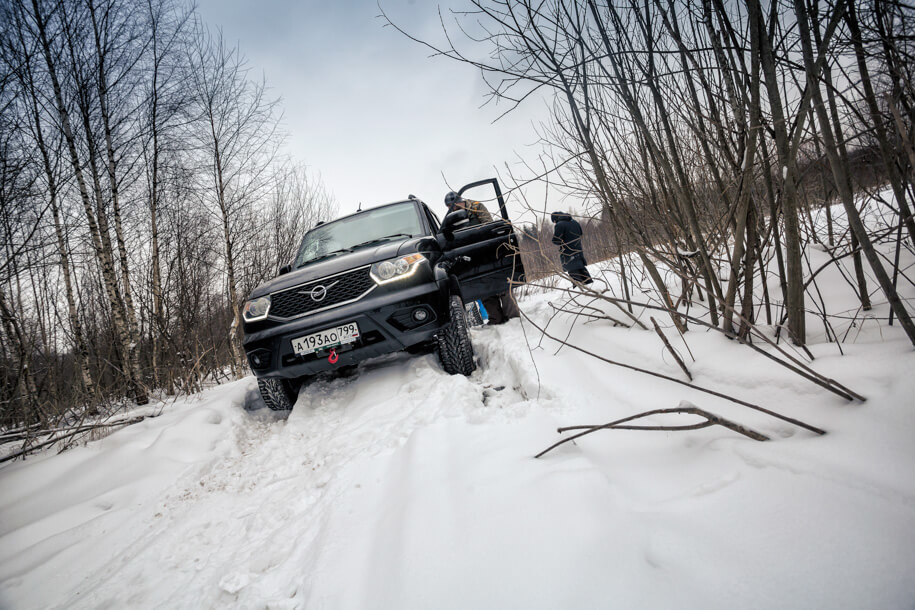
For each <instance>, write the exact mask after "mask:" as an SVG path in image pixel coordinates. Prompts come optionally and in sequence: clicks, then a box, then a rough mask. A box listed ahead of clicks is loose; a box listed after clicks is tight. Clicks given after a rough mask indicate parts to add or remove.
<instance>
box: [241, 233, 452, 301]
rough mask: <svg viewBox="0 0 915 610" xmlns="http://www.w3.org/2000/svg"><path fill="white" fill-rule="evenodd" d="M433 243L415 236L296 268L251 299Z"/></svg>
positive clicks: (272, 281)
mask: <svg viewBox="0 0 915 610" xmlns="http://www.w3.org/2000/svg"><path fill="white" fill-rule="evenodd" d="M430 241H431V242H432V243H434V241H435V240H434V239H431V238H429V237H424V236H421V237H413V238H410V239H405V240H400V241H389V242H386V243H383V244H379V245H377V246H368V247H365V248H359V249H358V250H356V251H355V252H345V253H343V254H340V255H338V256H335V257H333V258H327V259H324V260H322V261H318V262H316V263H311V264H308V265H305V266H304V267H302V268H300V269H294V270H293V271H291V272H289V273H287V274H285V275H281V276H279V277H275V278H273V279H272V280H268V281H266V282H264V283H263V284H261V285H260V286H258V287H257V288H255V289H254V290H253V291H252V292H251V295H250V296H249V297H248V298H249V299H254V298H257V297H261V296H264V295H265V294H270V293H273V292H278V291H280V290H285V289H286V288H292V287H293V286H299V285H300V284H305V283H307V282H311V281H314V280H317V279H320V278H322V277H327V276H328V275H335V274H337V273H342V272H343V271H347V270H349V269H355V268H357V267H364V266H366V265H371V264H372V263H377V262H379V261H383V260H387V259H389V258H395V257H397V256H402V255H404V254H409V253H411V252H417V251H420V250H428V248H429V247H428V242H430Z"/></svg>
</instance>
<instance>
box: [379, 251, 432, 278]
mask: <svg viewBox="0 0 915 610" xmlns="http://www.w3.org/2000/svg"><path fill="white" fill-rule="evenodd" d="M424 260H426V257H425V256H423V255H422V254H419V253H417V254H408V255H406V256H401V257H399V258H392V259H391V260H387V261H381V262H380V263H375V264H374V265H372V270H371V276H372V279H373V280H375V283H376V284H387V283H388V282H394V281H397V280H402V279H405V278H408V277H410V276H411V275H413V274H414V273H416V268H417V267H419V264H420V263H421V262H423V261H424Z"/></svg>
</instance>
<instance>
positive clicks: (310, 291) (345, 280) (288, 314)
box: [270, 265, 376, 319]
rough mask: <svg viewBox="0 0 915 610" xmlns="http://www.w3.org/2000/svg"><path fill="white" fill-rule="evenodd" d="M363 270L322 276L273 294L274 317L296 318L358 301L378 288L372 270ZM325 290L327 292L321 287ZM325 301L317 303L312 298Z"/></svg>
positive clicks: (366, 268) (271, 297) (272, 308)
mask: <svg viewBox="0 0 915 610" xmlns="http://www.w3.org/2000/svg"><path fill="white" fill-rule="evenodd" d="M370 267H371V266H370V265H369V266H366V267H362V268H361V269H354V270H352V271H346V272H344V273H340V274H338V275H331V276H328V277H322V278H321V279H317V280H313V281H311V282H307V283H305V284H300V285H299V286H296V287H294V288H287V289H286V290H283V291H282V292H274V293H273V294H272V295H270V317H271V318H286V319H288V318H297V317H299V316H303V315H305V314H307V313H314V312H316V311H321V310H324V309H329V308H331V307H336V306H337V305H342V304H344V303H350V302H352V301H358V300H359V299H361V298H362V297H364V296H365V295H366V294H368V293H369V291H370V290H372V289H373V288H374V287H375V285H376V284H375V282H374V281H373V280H372V278H371V276H369V268H370ZM322 286H323V287H324V291H322V290H321V287H322ZM322 292H324V296H323V298H318V299H317V300H316V299H315V298H313V296H316V297H321V293H322Z"/></svg>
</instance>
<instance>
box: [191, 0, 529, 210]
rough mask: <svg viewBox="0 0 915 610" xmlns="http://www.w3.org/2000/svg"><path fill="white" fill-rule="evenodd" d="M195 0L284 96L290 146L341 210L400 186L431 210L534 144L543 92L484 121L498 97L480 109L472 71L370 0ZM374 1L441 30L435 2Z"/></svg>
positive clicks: (433, 35) (435, 33)
mask: <svg viewBox="0 0 915 610" xmlns="http://www.w3.org/2000/svg"><path fill="white" fill-rule="evenodd" d="M452 4H454V3H452ZM198 7H199V10H200V13H201V14H202V16H203V18H204V19H205V20H206V22H207V23H208V24H209V25H210V26H213V27H219V28H221V29H222V30H223V33H224V35H225V37H226V39H227V41H229V42H235V41H237V43H238V44H239V47H240V49H241V51H242V53H243V54H244V55H245V56H246V57H247V58H248V61H249V65H250V67H251V68H252V71H253V73H254V74H255V75H258V76H259V74H260V73H261V72H262V73H263V74H264V76H265V77H266V79H267V83H268V85H269V86H270V88H271V90H272V92H273V93H274V94H275V96H277V97H281V98H282V107H283V111H284V128H285V130H286V132H288V134H289V139H288V142H287V150H288V152H289V153H290V154H291V155H292V156H293V157H294V158H296V159H297V160H300V161H302V162H304V163H306V164H307V165H309V166H310V167H311V168H312V169H313V170H315V171H316V172H319V173H320V175H321V177H322V179H323V181H324V183H325V185H326V186H327V188H328V189H329V190H330V191H331V192H332V193H333V194H334V195H335V197H336V199H337V202H338V204H339V210H340V213H341V214H343V213H348V212H351V211H355V210H356V208H357V206H358V205H359V203H360V202H361V203H362V204H363V205H364V206H365V207H371V206H373V205H377V204H380V203H386V202H389V201H395V200H399V199H404V198H406V197H407V195H409V194H415V195H416V196H417V197H419V198H420V199H423V200H424V201H426V202H427V203H429V204H430V205H432V206H433V207H434V208H435V209H436V210H437V211H439V212H441V211H443V210H444V204H443V198H444V195H445V193H446V192H447V191H448V190H450V189H451V188H454V189H457V188H458V187H460V186H462V185H463V184H465V183H468V182H472V181H475V180H478V179H482V178H490V177H493V176H495V175H496V171H497V170H496V168H498V169H499V171H504V169H503V168H504V165H505V163H506V162H508V163H511V164H516V163H517V159H518V155H521V156H523V157H525V158H531V159H533V158H534V157H535V156H536V152H537V150H539V147H537V146H535V143H536V140H537V136H536V132H535V129H534V124H535V123H539V122H540V120H541V119H542V118H544V117H545V116H546V106H545V104H544V102H543V101H534V102H532V103H531V104H528V105H527V106H523V107H522V108H521V109H520V111H516V112H513V113H511V114H509V115H508V117H506V118H504V119H502V120H500V121H498V122H495V123H493V121H494V120H495V119H496V117H498V116H499V115H500V114H501V113H502V112H503V111H504V110H505V109H506V106H504V105H503V106H498V107H497V106H494V105H492V104H490V105H487V106H485V107H482V108H481V106H482V105H483V103H484V102H485V101H486V98H485V92H486V89H485V86H484V84H483V81H482V79H481V77H480V74H479V72H478V71H477V70H476V69H475V68H473V67H471V66H468V65H465V64H460V63H457V62H454V61H452V60H449V59H446V58H442V57H435V58H432V57H430V51H429V50H428V49H426V48H425V47H423V46H421V45H419V44H417V43H416V42H413V41H411V40H409V39H407V38H405V37H404V36H403V35H402V34H400V33H398V32H397V31H396V30H394V29H393V28H391V27H383V25H384V20H383V19H381V18H380V17H378V15H380V13H381V11H380V10H379V8H378V4H377V3H376V2H375V0H340V1H336V2H335V1H316V0H303V1H295V0H258V1H256V2H255V1H254V0H198ZM382 7H383V8H384V10H385V12H386V13H388V15H389V16H390V17H391V18H392V20H393V21H395V22H396V23H398V25H402V26H403V27H404V29H406V30H408V31H410V32H411V33H414V34H415V35H417V36H418V37H420V38H423V39H424V40H440V39H441V36H442V35H441V26H440V23H439V15H438V9H437V4H436V3H434V2H427V1H423V0H413V1H411V0H382ZM442 10H443V13H444V14H445V18H446V19H450V17H449V16H448V14H447V9H446V8H444V7H443V9H442ZM529 195H532V196H534V197H537V194H536V193H532V194H529ZM540 199H541V200H542V195H540ZM511 209H515V206H511V207H510V210H511ZM527 216H528V217H527V218H526V220H530V215H527Z"/></svg>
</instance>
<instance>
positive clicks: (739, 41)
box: [389, 0, 915, 345]
mask: <svg viewBox="0 0 915 610" xmlns="http://www.w3.org/2000/svg"><path fill="white" fill-rule="evenodd" d="M468 4H469V5H470V8H468V10H467V11H464V12H454V13H450V14H443V15H442V26H443V29H444V33H445V39H444V42H442V43H435V42H431V41H429V40H428V39H420V38H418V37H416V36H413V35H411V34H410V33H409V32H406V31H404V30H402V29H401V32H403V33H404V34H405V35H407V36H409V37H410V38H413V39H414V40H416V41H417V42H420V43H422V44H423V45H425V46H427V47H429V48H431V49H432V50H433V51H434V52H435V54H436V55H440V56H444V57H448V58H451V59H453V60H456V61H459V62H464V63H467V64H470V65H473V66H476V67H477V68H478V69H479V70H480V71H481V74H482V76H483V78H484V80H485V81H486V83H487V84H488V86H489V95H490V97H491V100H490V101H493V102H495V103H496V104H503V107H504V105H506V104H507V106H508V110H506V112H511V111H512V110H513V109H514V108H515V107H517V105H519V104H523V103H528V100H530V99H546V100H548V101H549V102H550V103H551V104H552V106H551V108H552V119H551V121H549V122H545V123H544V124H543V125H542V126H541V132H540V135H541V144H542V146H543V148H544V150H545V151H546V152H545V154H544V155H543V157H541V159H540V160H539V164H535V163H529V164H528V166H527V167H526V168H523V169H522V170H519V169H517V168H511V167H509V168H507V171H508V172H509V173H510V175H511V177H512V178H513V181H514V183H515V185H530V184H532V183H535V182H538V181H545V182H548V183H549V184H550V185H551V186H553V187H557V188H559V189H560V190H561V191H563V192H564V193H565V194H567V195H569V196H570V200H571V201H580V200H584V201H587V202H589V205H590V207H589V209H588V210H586V211H584V212H580V213H581V214H583V215H584V216H585V217H586V218H585V220H587V217H590V219H591V221H592V222H590V223H589V224H587V225H586V229H585V236H586V239H585V248H586V255H588V256H590V258H589V262H596V261H597V260H603V259H611V260H613V261H615V262H616V272H617V273H618V274H619V275H620V276H621V278H622V280H621V284H622V285H621V286H619V287H614V289H615V290H616V289H617V288H618V292H617V293H616V294H620V295H623V296H624V298H625V299H629V298H630V286H629V283H628V281H627V277H630V276H631V275H632V274H633V273H635V274H638V275H641V274H642V273H643V272H644V273H647V275H648V276H649V277H650V278H651V281H652V283H653V285H654V291H655V293H654V295H652V297H651V298H652V300H653V302H655V303H660V304H662V305H663V306H664V307H665V308H666V309H667V310H668V312H669V314H670V317H671V320H672V322H673V323H674V324H675V325H677V326H678V327H680V328H681V329H682V328H685V324H684V320H683V319H682V317H681V316H680V315H678V313H677V308H678V307H679V306H682V305H683V304H684V302H685V301H686V300H687V297H688V296H689V295H695V297H697V298H698V299H699V301H701V302H702V303H704V307H705V311H706V313H705V317H707V319H708V320H709V322H710V323H711V324H712V325H714V326H716V327H721V328H723V329H724V330H726V331H727V332H729V333H731V334H734V335H735V336H738V337H740V338H741V339H746V338H747V337H748V335H749V329H750V327H751V326H752V325H753V324H754V323H755V322H756V321H764V323H765V324H769V325H772V324H775V325H779V326H783V327H785V328H786V329H787V330H788V332H789V333H790V336H791V339H792V340H793V341H794V342H795V343H797V344H800V345H803V344H804V343H805V342H806V337H807V332H806V329H805V313H806V312H809V311H813V312H817V311H818V310H819V312H818V313H820V314H823V313H824V312H823V310H824V309H828V305H827V304H820V303H818V302H816V301H817V300H818V297H813V298H812V297H811V294H815V292H816V284H815V273H814V272H815V271H816V270H815V269H811V268H810V264H809V262H808V261H807V259H806V258H805V250H806V248H807V247H808V246H809V245H811V244H814V243H817V244H822V245H823V246H824V247H826V248H829V249H830V251H831V252H832V253H833V254H834V255H835V257H837V258H842V257H845V256H852V257H854V261H855V268H856V271H857V273H856V277H855V278H850V283H851V284H852V285H853V286H854V288H855V290H856V291H857V292H858V294H859V296H860V301H861V307H862V309H863V310H869V309H870V308H871V300H872V299H879V300H883V301H884V302H888V303H889V305H890V307H891V316H892V317H891V320H892V318H895V319H896V320H898V323H899V324H900V325H901V327H902V328H903V329H904V330H905V332H906V333H907V335H908V337H909V338H910V339H911V341H912V342H913V344H915V326H913V323H912V320H911V316H910V310H911V305H910V304H908V303H905V302H903V301H902V300H901V299H900V298H899V297H898V294H897V291H896V286H897V284H898V282H908V283H909V284H911V283H912V278H911V276H907V275H906V274H905V269H900V267H899V262H898V261H899V258H898V256H897V257H896V258H895V260H886V259H882V258H881V257H880V256H879V255H878V253H877V252H876V250H875V249H874V242H875V240H882V241H890V240H892V241H895V242H896V244H897V252H898V248H908V249H912V248H913V246H915V221H913V217H912V201H913V195H915V192H913V189H912V183H913V181H912V168H913V161H915V152H913V151H915V145H913V143H915V140H913V131H912V128H911V126H912V119H913V117H915V97H913V94H915V89H913V72H912V70H913V66H915V62H913V53H912V52H913V43H915V38H913V33H915V30H913V11H912V7H911V6H910V5H909V4H907V3H905V2H900V1H897V0H874V1H872V2H862V3H855V2H847V1H845V0H838V1H835V2H834V1H827V2H818V1H816V0H812V1H811V0H795V1H791V2H786V1H779V0H776V1H773V2H771V3H768V4H764V3H761V2H759V0H746V1H745V2H744V1H732V2H727V1H725V0H643V1H640V2H599V1H597V0H568V1H539V0H538V1H531V0H521V1H514V0H493V1H483V0H473V1H471V2H469V3H468ZM389 23H390V22H389ZM391 25H393V26H394V27H397V25H396V24H395V23H391ZM887 185H888V186H889V187H890V189H891V191H892V193H893V195H894V198H893V200H883V201H882V202H881V203H880V204H879V205H880V206H882V207H881V209H880V210H878V211H879V212H880V213H882V214H884V215H885V216H890V217H891V218H892V219H893V220H892V222H891V223H890V224H891V227H892V230H890V231H883V232H881V233H879V234H872V232H871V231H869V230H868V228H867V227H865V225H864V223H863V222H862V220H861V215H862V213H864V212H867V211H872V210H864V209H863V208H862V206H864V205H865V204H864V203H863V202H864V201H866V200H869V201H874V199H866V198H863V197H859V195H865V194H868V193H870V195H872V196H875V195H877V194H878V193H879V192H881V191H883V190H884V188H885V187H886V186H887ZM877 201H880V199H877ZM836 202H838V203H841V204H842V205H843V206H844V210H845V215H846V217H847V224H846V223H843V226H848V227H849V228H850V229H849V230H848V231H838V230H834V226H833V223H832V219H831V217H829V216H827V223H826V226H825V227H822V228H821V227H818V226H815V223H814V222H813V220H812V213H813V212H814V211H816V210H819V209H821V208H823V206H824V205H826V204H832V203H836ZM527 205H528V207H529V208H530V209H532V210H534V211H535V212H536V213H537V214H538V215H539V216H540V217H542V216H543V215H548V214H549V212H550V211H552V210H553V209H557V208H559V207H560V206H562V205H563V204H562V202H556V201H550V202H546V203H543V204H541V203H539V202H533V201H528V202H527ZM825 210H826V212H827V214H828V213H829V208H828V207H827V208H825ZM589 228H590V230H589ZM525 233H526V235H527V238H528V239H525V240H523V241H522V251H524V252H526V253H527V254H528V255H532V256H528V258H529V259H530V258H533V259H534V260H533V262H532V263H529V264H528V265H527V267H528V270H529V271H530V272H531V273H532V275H533V276H534V277H536V276H538V275H540V276H542V275H544V274H547V273H550V272H555V271H556V270H557V268H558V265H557V264H556V257H555V254H554V250H555V247H554V246H552V244H550V242H549V237H550V235H551V228H550V226H549V225H548V224H546V223H541V224H538V225H536V226H534V227H528V228H526V229H525ZM589 233H590V234H591V236H590V237H589ZM544 238H546V239H544ZM525 242H526V243H525ZM589 249H590V250H589ZM630 253H634V254H635V257H634V258H633V257H630V256H628V255H629V254H630ZM671 274H673V278H670V277H669V276H670V275H671ZM868 275H870V276H871V277H873V278H875V280H876V283H877V286H876V287H874V286H870V285H868V282H867V276H868ZM773 276H774V277H777V279H778V284H779V285H780V287H781V294H770V291H769V290H768V283H767V282H765V281H763V280H765V279H767V278H769V277H773ZM875 288H876V291H875V290H874V289H875ZM675 290H677V291H679V295H678V294H673V293H672V291H675ZM811 301H814V302H813V303H812V302H811ZM694 305H695V303H694Z"/></svg>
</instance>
